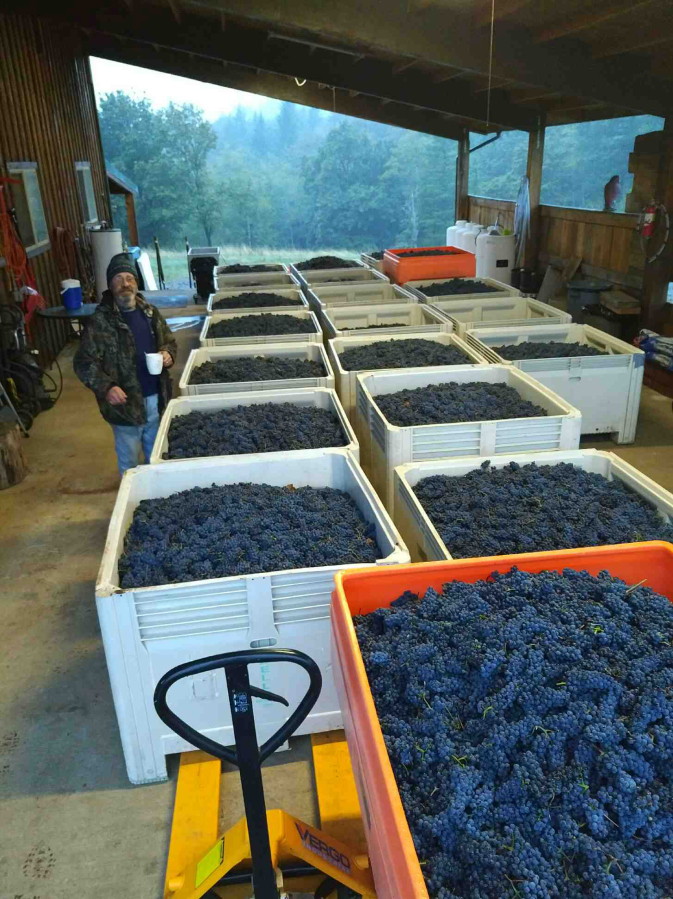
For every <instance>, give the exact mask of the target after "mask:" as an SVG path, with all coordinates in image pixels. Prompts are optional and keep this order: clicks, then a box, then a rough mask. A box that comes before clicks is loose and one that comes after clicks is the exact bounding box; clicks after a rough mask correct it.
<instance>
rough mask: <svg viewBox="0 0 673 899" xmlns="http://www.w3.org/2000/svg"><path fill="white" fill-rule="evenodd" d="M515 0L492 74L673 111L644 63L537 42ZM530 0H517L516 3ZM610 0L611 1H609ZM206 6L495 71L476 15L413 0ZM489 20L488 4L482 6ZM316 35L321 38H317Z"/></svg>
mask: <svg viewBox="0 0 673 899" xmlns="http://www.w3.org/2000/svg"><path fill="white" fill-rule="evenodd" d="M509 2H513V0H507V3H505V0H496V4H495V5H496V15H499V16H500V15H501V14H502V15H504V14H505V11H507V12H508V15H507V16H505V17H504V19H502V21H500V24H499V27H498V30H497V40H496V41H495V45H494V48H493V68H492V71H493V75H494V76H497V77H501V78H512V79H514V80H515V81H519V82H521V83H522V84H530V85H532V86H536V85H537V86H540V87H543V88H547V89H548V90H549V91H550V93H556V92H561V93H570V94H586V95H587V97H588V98H589V99H592V100H596V101H597V102H598V101H601V102H606V103H615V104H619V105H621V106H624V107H625V108H627V109H631V111H632V112H633V113H649V114H651V115H666V114H667V111H668V109H669V107H670V101H669V97H668V92H667V90H666V85H663V84H661V83H660V82H659V81H658V80H657V79H655V78H650V77H648V75H647V73H646V72H645V73H644V72H643V68H642V65H639V64H636V63H635V62H634V61H632V60H629V61H624V60H621V61H620V64H619V65H617V64H615V63H612V62H610V61H600V60H595V61H592V60H591V59H587V52H586V47H583V46H582V45H581V44H580V43H579V42H577V41H568V42H566V41H564V42H563V43H561V42H559V43H558V44H552V45H550V46H549V45H535V44H532V43H531V41H530V37H529V32H528V30H527V29H524V28H516V27H513V25H512V23H511V22H510V21H509V20H508V19H509V13H511V12H512V11H513V7H512V6H510V5H509ZM520 2H523V0H516V3H517V5H518V3H520ZM608 2H609V0H608ZM199 5H200V6H202V7H209V8H216V9H218V10H219V9H221V8H222V9H225V10H226V11H227V12H229V13H230V14H231V15H236V16H240V17H243V18H244V19H245V18H246V17H247V18H250V19H253V18H254V19H255V21H257V22H260V23H261V22H270V23H274V25H275V27H282V26H283V24H287V23H292V26H293V27H294V28H297V29H302V30H304V31H305V32H312V33H314V34H315V35H316V36H317V35H320V36H321V38H322V39H329V40H334V41H342V42H349V41H350V42H352V43H357V45H358V46H360V47H364V46H367V47H369V48H370V49H371V50H372V52H373V53H379V54H393V55H397V56H404V55H406V56H415V57H418V58H419V59H423V60H424V62H427V64H428V65H437V66H450V67H451V68H453V69H464V70H466V71H472V72H475V73H480V74H485V73H488V71H489V42H488V41H485V40H484V33H483V31H482V30H481V29H475V27H474V24H473V20H472V17H471V16H470V14H469V13H464V14H463V15H460V14H459V13H457V12H455V11H454V10H451V11H450V12H449V11H448V10H447V9H446V8H445V7H439V8H438V7H436V6H433V7H431V8H429V9H426V10H425V11H424V12H423V14H422V15H418V16H410V15H409V13H408V0H386V3H385V6H384V5H383V4H382V3H379V2H373V3H369V4H363V3H362V0H331V2H330V3H307V2H306V0H283V2H282V3H279V2H278V0H255V2H254V4H252V3H251V2H250V0H199ZM481 10H482V12H483V13H484V14H485V15H486V22H488V21H490V18H489V16H490V12H488V10H487V9H486V5H484V6H482V7H481ZM316 39H318V38H317V37H316Z"/></svg>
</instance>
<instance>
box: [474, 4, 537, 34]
mask: <svg viewBox="0 0 673 899" xmlns="http://www.w3.org/2000/svg"><path fill="white" fill-rule="evenodd" d="M531 2H532V0H496V3H495V10H494V9H493V3H492V0H487V2H486V3H481V4H479V6H478V7H477V9H476V10H475V12H474V13H473V16H472V23H473V25H474V27H475V28H483V27H484V26H485V25H490V24H491V16H492V14H493V13H495V21H496V22H498V21H500V19H504V18H505V17H506V16H511V15H513V14H514V13H516V12H518V11H519V10H520V9H523V7H524V6H528V5H529V4H530V3H531Z"/></svg>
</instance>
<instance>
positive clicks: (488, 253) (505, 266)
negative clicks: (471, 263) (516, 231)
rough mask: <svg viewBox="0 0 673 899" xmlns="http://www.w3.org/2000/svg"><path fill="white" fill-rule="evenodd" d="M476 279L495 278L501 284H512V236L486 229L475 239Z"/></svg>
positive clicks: (494, 229)
mask: <svg viewBox="0 0 673 899" xmlns="http://www.w3.org/2000/svg"><path fill="white" fill-rule="evenodd" d="M476 251H477V278H495V280H496V281H502V282H503V284H511V283H512V268H513V266H514V235H513V234H502V233H501V232H500V231H499V230H498V229H497V228H488V229H487V230H486V231H482V233H481V234H480V235H479V236H478V237H477V241H476Z"/></svg>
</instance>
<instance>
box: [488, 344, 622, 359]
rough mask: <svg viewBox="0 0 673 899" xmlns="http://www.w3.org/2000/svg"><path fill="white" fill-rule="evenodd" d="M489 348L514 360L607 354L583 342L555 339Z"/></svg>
mask: <svg viewBox="0 0 673 899" xmlns="http://www.w3.org/2000/svg"><path fill="white" fill-rule="evenodd" d="M490 349H492V350H493V352H494V353H497V354H498V355H499V356H502V358H503V359H509V360H510V361H512V362H513V361H515V360H516V359H563V358H565V357H569V356H607V355H608V353H603V352H601V350H597V349H596V347H594V346H588V345H587V344H584V343H561V342H560V341H556V340H549V341H546V342H538V341H532V340H526V341H524V343H518V344H503V346H492V347H490Z"/></svg>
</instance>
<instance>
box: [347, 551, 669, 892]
mask: <svg viewBox="0 0 673 899" xmlns="http://www.w3.org/2000/svg"><path fill="white" fill-rule="evenodd" d="M513 565H516V566H517V568H519V569H521V570H522V571H530V572H540V571H562V570H563V569H564V568H574V569H576V570H578V571H581V570H586V571H588V572H589V573H590V574H592V575H597V574H598V573H599V572H600V571H603V570H607V571H609V572H610V573H611V574H612V575H614V576H615V577H620V578H622V579H623V580H624V581H626V582H627V583H629V584H637V583H639V582H640V581H642V580H643V578H647V582H646V586H648V587H650V588H651V589H652V590H655V591H656V592H657V593H661V594H662V595H664V596H667V597H668V598H669V599H670V600H672V601H673V544H670V543H664V542H659V541H653V542H650V543H629V544H617V545H616V546H598V547H592V548H590V549H568V550H559V551H557V552H547V553H527V554H525V555H520V556H492V557H490V558H480V559H456V560H455V561H452V562H426V563H423V564H420V565H393V566H390V567H386V568H378V569H376V570H373V569H366V570H364V569H363V570H359V571H357V570H356V571H340V572H338V574H337V575H336V576H335V579H334V580H335V586H336V589H335V590H334V592H333V594H332V610H331V618H332V664H333V667H334V680H335V683H336V687H337V692H338V694H339V701H340V703H341V711H342V713H343V719H344V728H345V730H346V738H347V740H348V747H349V750H350V756H351V762H352V764H353V772H354V775H355V782H356V785H357V790H358V795H359V798H360V807H361V809H362V817H363V823H364V827H365V832H366V835H367V843H368V846H369V855H370V859H371V865H372V871H373V874H374V881H375V884H376V894H377V896H378V897H379V899H428V892H427V889H426V887H425V881H424V879H423V873H422V871H421V867H420V865H419V863H418V856H417V855H416V850H415V848H414V844H413V840H412V838H411V833H410V831H409V827H408V825H407V819H406V816H405V814H404V809H403V808H402V801H401V799H400V794H399V791H398V789H397V784H396V782H395V776H394V774H393V770H392V767H391V765H390V760H389V758H388V752H387V750H386V746H385V743H384V741H383V734H382V733H381V727H380V725H379V719H378V716H377V714H376V707H375V706H374V700H373V698H372V694H371V690H370V689H369V681H368V679H367V673H366V671H365V666H364V662H363V661H362V655H361V654H360V648H359V646H358V641H357V638H356V636H355V629H354V628H353V620H352V617H351V615H358V614H366V613H368V612H373V611H374V610H375V609H378V608H381V607H387V606H389V605H390V604H391V602H392V601H393V600H395V599H397V597H398V596H401V595H402V593H404V591H405V590H411V591H412V592H414V593H423V592H424V591H425V590H426V589H427V588H428V587H434V588H435V589H436V590H441V588H442V585H443V584H444V583H446V582H447V581H450V580H460V581H467V582H468V583H473V582H474V581H478V580H483V579H484V578H486V577H488V576H489V575H490V574H491V573H492V572H493V571H501V572H503V571H509V569H510V568H511V567H512V566H513Z"/></svg>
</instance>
